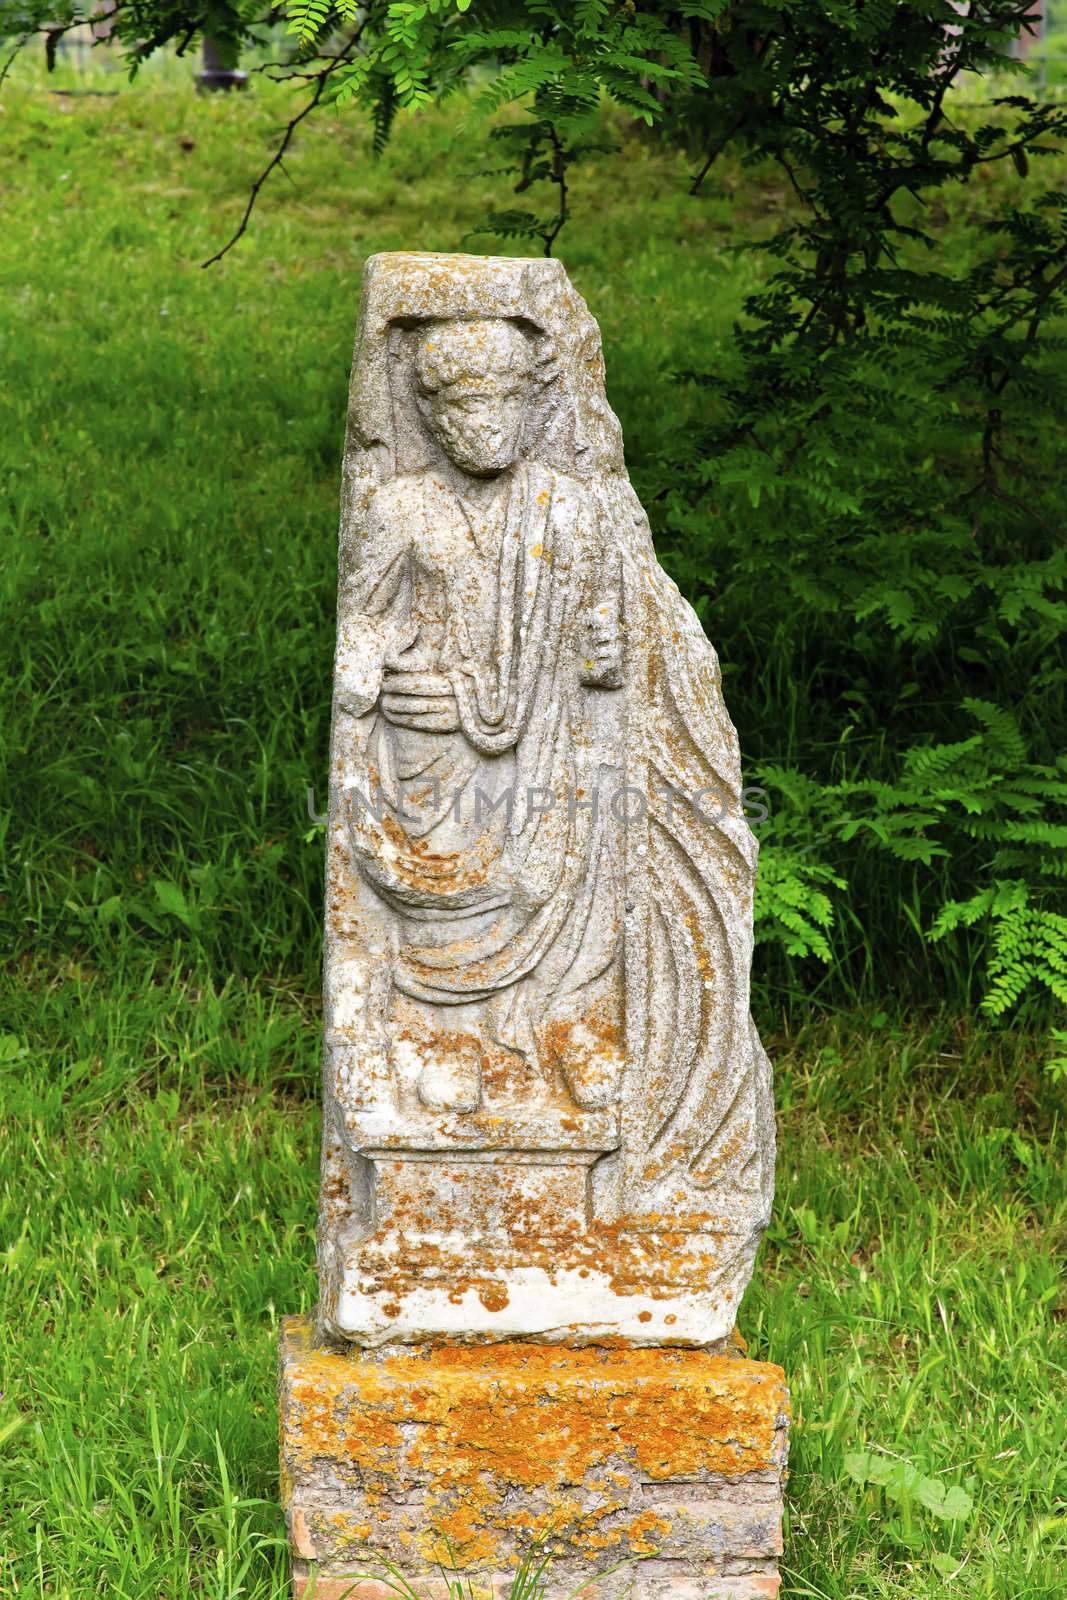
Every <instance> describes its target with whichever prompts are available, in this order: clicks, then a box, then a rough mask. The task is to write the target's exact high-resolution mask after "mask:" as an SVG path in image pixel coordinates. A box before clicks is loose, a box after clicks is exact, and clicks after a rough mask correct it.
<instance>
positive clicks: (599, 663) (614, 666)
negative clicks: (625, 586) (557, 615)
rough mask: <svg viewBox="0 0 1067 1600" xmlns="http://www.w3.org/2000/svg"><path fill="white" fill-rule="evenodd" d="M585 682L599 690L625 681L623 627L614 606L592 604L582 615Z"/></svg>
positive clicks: (581, 646)
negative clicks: (623, 679) (623, 671)
mask: <svg viewBox="0 0 1067 1600" xmlns="http://www.w3.org/2000/svg"><path fill="white" fill-rule="evenodd" d="M579 649H580V651H581V667H580V672H579V676H580V678H581V681H582V682H583V683H585V684H588V685H590V687H592V688H597V689H618V688H619V687H620V685H621V683H622V630H621V628H620V626H619V617H618V612H617V611H616V609H615V607H614V606H613V605H599V606H590V607H589V608H588V609H587V610H586V611H585V612H584V613H583V615H582V636H581V640H580V643H579Z"/></svg>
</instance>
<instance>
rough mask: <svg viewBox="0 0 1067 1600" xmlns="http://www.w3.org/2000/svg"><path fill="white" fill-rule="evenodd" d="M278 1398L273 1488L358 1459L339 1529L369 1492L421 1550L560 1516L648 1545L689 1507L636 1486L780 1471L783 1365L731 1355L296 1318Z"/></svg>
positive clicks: (486, 1551)
mask: <svg viewBox="0 0 1067 1600" xmlns="http://www.w3.org/2000/svg"><path fill="white" fill-rule="evenodd" d="M282 1402H283V1403H282V1438H283V1457H284V1461H285V1470H286V1478H285V1481H286V1483H287V1484H290V1485H291V1484H292V1482H293V1481H294V1480H295V1481H297V1482H300V1481H306V1480H307V1479H308V1478H309V1477H312V1476H313V1475H314V1471H315V1466H316V1463H323V1462H325V1463H326V1464H328V1465H329V1466H330V1467H331V1469H332V1468H333V1466H334V1464H335V1463H342V1464H343V1463H351V1464H352V1465H353V1466H354V1467H355V1468H357V1469H358V1471H359V1488H358V1501H359V1504H360V1505H361V1506H362V1508H363V1510H364V1516H363V1519H362V1520H356V1519H355V1518H354V1517H353V1516H351V1515H348V1534H347V1537H348V1538H349V1539H352V1540H359V1539H363V1540H365V1539H366V1537H367V1528H368V1524H367V1522H366V1513H367V1512H370V1513H371V1514H374V1510H373V1508H374V1507H375V1505H376V1504H378V1511H377V1515H378V1516H379V1518H380V1520H381V1521H382V1522H383V1523H384V1522H387V1521H388V1522H390V1524H391V1525H392V1524H393V1523H394V1522H395V1521H396V1519H397V1518H399V1519H400V1522H401V1523H404V1524H406V1527H407V1530H408V1532H409V1535H413V1536H414V1538H415V1541H416V1544H417V1547H418V1549H419V1553H420V1555H421V1557H422V1558H423V1559H424V1560H426V1561H427V1562H428V1563H430V1564H432V1563H433V1562H434V1561H436V1560H438V1559H440V1555H439V1552H440V1550H441V1549H442V1548H445V1547H448V1548H449V1549H450V1550H451V1555H452V1558H453V1559H455V1560H457V1561H459V1562H460V1563H461V1564H462V1565H463V1566H483V1567H484V1565H485V1564H486V1563H487V1562H493V1561H497V1560H500V1559H502V1558H503V1557H502V1554H501V1551H502V1548H503V1547H509V1546H510V1545H512V1544H513V1543H514V1538H515V1534H516V1530H517V1529H521V1530H523V1531H524V1532H525V1533H527V1534H529V1535H534V1534H536V1533H539V1532H542V1531H546V1532H547V1531H549V1530H551V1532H552V1535H553V1537H554V1538H555V1537H559V1536H562V1535H563V1534H564V1532H565V1531H566V1530H568V1529H569V1530H570V1533H569V1534H568V1537H569V1538H570V1539H571V1542H572V1543H573V1544H575V1545H576V1546H580V1547H583V1548H588V1549H597V1550H601V1549H604V1550H608V1549H610V1550H613V1551H614V1550H617V1551H618V1553H619V1555H620V1556H622V1557H626V1556H632V1555H642V1554H648V1553H650V1552H651V1551H653V1550H656V1549H658V1548H659V1547H660V1546H661V1545H662V1543H663V1541H664V1540H665V1539H666V1538H667V1537H668V1536H669V1535H670V1532H671V1528H672V1526H673V1521H674V1519H675V1517H676V1516H681V1517H682V1518H683V1519H684V1518H685V1517H686V1516H687V1515H688V1513H687V1512H686V1511H685V1509H684V1506H679V1507H678V1508H675V1509H671V1510H668V1509H667V1508H665V1507H664V1506H660V1507H658V1508H657V1509H656V1510H650V1509H638V1503H637V1502H635V1501H634V1500H633V1499H632V1494H633V1493H634V1492H636V1491H635V1490H634V1484H635V1483H636V1482H638V1481H644V1482H647V1481H648V1480H652V1481H654V1482H655V1481H666V1480H677V1479H683V1480H687V1481H689V1482H692V1481H697V1482H700V1481H703V1480H705V1479H706V1478H707V1476H708V1475H715V1476H717V1477H719V1476H721V1475H727V1476H728V1477H729V1478H730V1479H731V1480H738V1479H741V1478H743V1477H744V1476H745V1475H747V1474H749V1473H753V1472H766V1471H768V1470H771V1471H776V1470H778V1469H780V1467H781V1462H782V1448H783V1427H782V1424H783V1418H784V1416H785V1414H786V1412H787V1407H788V1399H787V1394H786V1390H785V1385H784V1381H783V1376H782V1373H781V1371H780V1369H779V1368H777V1367H774V1366H770V1365H768V1364H763V1363H756V1362H751V1361H748V1360H745V1359H743V1358H740V1357H736V1356H716V1355H709V1354H708V1353H707V1352H705V1351H700V1350H675V1349H664V1348H656V1349H625V1348H624V1349H607V1348H602V1347H592V1348H591V1347H586V1348H581V1349H573V1348H567V1347H560V1346H555V1345H552V1346H548V1345H534V1344H494V1345H479V1346H446V1347H435V1348H432V1349H428V1350H419V1351H412V1352H411V1353H408V1354H402V1355H397V1354H393V1355H383V1356H377V1357H371V1358H368V1357H364V1356H361V1355H360V1354H359V1353H347V1352H342V1351H324V1350H315V1349H314V1348H313V1346H312V1343H311V1334H310V1330H309V1327H308V1324H307V1323H306V1322H305V1321H304V1320H302V1319H298V1318H290V1319H288V1321H287V1324H286V1329H285V1335H284V1346H283V1389H282ZM596 1483H599V1485H600V1487H599V1488H598V1489H595V1490H594V1489H593V1485H594V1484H596ZM609 1483H611V1484H615V1485H617V1486H618V1492H605V1491H607V1490H608V1485H609ZM413 1489H418V1490H419V1491H420V1494H419V1495H418V1496H417V1497H416V1502H415V1505H414V1507H412V1508H407V1507H406V1498H405V1497H406V1496H407V1495H408V1494H409V1493H410V1491H411V1490H413ZM289 1492H290V1493H291V1489H290V1490H289ZM383 1497H387V1498H383ZM531 1497H532V1498H531ZM628 1506H629V1508H630V1510H631V1512H634V1513H635V1514H633V1515H631V1516H629V1517H627V1516H626V1515H625V1512H626V1508H627V1507H628ZM312 1521H313V1523H314V1517H312ZM435 1552H436V1553H435Z"/></svg>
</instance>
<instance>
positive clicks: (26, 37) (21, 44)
mask: <svg viewBox="0 0 1067 1600" xmlns="http://www.w3.org/2000/svg"><path fill="white" fill-rule="evenodd" d="M32 37H33V35H32V34H29V33H24V34H23V35H22V37H21V39H20V40H19V41H18V43H17V44H16V45H15V46H14V48H13V49H12V51H11V54H10V55H9V56H8V58H7V60H6V61H5V62H4V64H3V66H2V67H0V83H3V81H4V79H5V78H6V77H7V75H8V73H9V72H10V71H11V68H12V67H13V66H14V64H15V58H16V56H17V55H18V54H19V52H20V51H21V50H23V49H24V48H25V47H26V45H28V44H29V42H30V39H31V38H32Z"/></svg>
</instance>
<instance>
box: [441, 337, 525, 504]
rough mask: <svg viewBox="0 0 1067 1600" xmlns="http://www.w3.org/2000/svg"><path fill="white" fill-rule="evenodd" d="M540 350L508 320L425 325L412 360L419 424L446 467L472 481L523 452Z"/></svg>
mask: <svg viewBox="0 0 1067 1600" xmlns="http://www.w3.org/2000/svg"><path fill="white" fill-rule="evenodd" d="M544 364H545V362H544V358H543V357H541V356H539V354H538V350H537V347H536V345H535V343H534V341H533V339H531V338H530V337H528V336H527V335H526V334H525V333H524V332H523V331H522V329H521V328H520V327H519V326H518V324H517V323H515V322H511V321H509V320H508V319H507V318H503V317H495V318H483V319H481V320H478V321H470V322H463V321H454V322H432V323H429V324H428V325H427V326H426V328H425V329H424V331H423V332H422V335H421V337H420V339H419V343H418V347H417V351H416V355H415V385H416V395H417V398H418V404H419V410H420V412H421V413H422V416H423V420H424V421H425V423H426V425H427V427H428V428H429V429H430V431H431V433H433V435H434V437H435V438H436V440H437V442H438V444H439V445H440V446H441V449H442V450H443V451H444V453H445V455H446V456H447V457H448V459H449V460H450V461H452V462H453V463H454V464H455V465H456V466H457V467H460V468H461V469H462V470H463V471H464V472H469V473H471V474H472V475H473V476H475V477H479V478H489V477H494V476H495V475H496V474H497V473H499V472H503V471H505V470H506V469H507V468H508V467H510V466H511V465H512V464H513V463H514V462H515V460H516V459H517V458H518V456H519V455H520V454H521V452H522V446H523V432H524V426H525V422H526V418H527V413H528V408H529V402H530V400H531V398H532V395H533V392H534V390H535V389H536V388H537V387H538V385H539V383H540V382H542V381H544V378H545V377H546V376H547V375H548V374H541V373H540V372H539V368H540V367H541V366H543V365H544Z"/></svg>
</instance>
